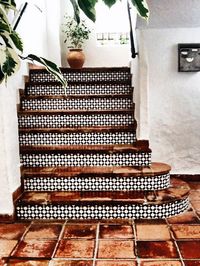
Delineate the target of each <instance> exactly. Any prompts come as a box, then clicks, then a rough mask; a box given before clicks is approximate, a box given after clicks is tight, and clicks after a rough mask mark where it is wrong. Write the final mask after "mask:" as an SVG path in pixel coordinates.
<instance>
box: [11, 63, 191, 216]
mask: <svg viewBox="0 0 200 266" xmlns="http://www.w3.org/2000/svg"><path fill="white" fill-rule="evenodd" d="M62 71H63V74H64V76H65V78H66V79H67V80H68V88H67V91H66V93H67V94H66V95H65V91H64V89H63V88H62V87H61V85H60V84H59V83H57V82H56V81H55V80H54V78H53V77H52V76H51V75H50V74H49V73H47V72H46V71H45V70H43V69H35V70H33V69H32V70H30V77H29V82H28V83H27V84H26V88H25V90H24V91H21V105H20V110H19V112H18V121H19V142H20V156H21V163H22V165H23V167H22V187H23V194H22V195H21V197H20V198H19V199H18V201H17V202H16V216H17V218H18V219H21V220H29V219H31V220H32V219H117V218H124V219H142V218H152V219H159V218H166V217H170V216H173V215H177V214H179V213H182V212H184V211H185V210H186V209H187V208H188V205H189V200H188V195H189V187H188V185H187V184H186V183H185V182H183V181H181V180H177V179H172V180H170V173H169V172H170V166H169V165H167V164H164V163H152V162H151V149H150V148H149V143H148V141H146V140H137V138H136V127H137V124H136V121H135V118H134V103H133V101H132V98H133V97H132V96H133V95H132V87H131V75H130V69H129V68H84V69H82V70H72V69H63V70H62Z"/></svg>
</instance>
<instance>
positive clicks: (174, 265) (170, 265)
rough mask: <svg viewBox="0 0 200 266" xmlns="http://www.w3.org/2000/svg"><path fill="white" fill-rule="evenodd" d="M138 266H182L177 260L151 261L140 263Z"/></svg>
mask: <svg viewBox="0 0 200 266" xmlns="http://www.w3.org/2000/svg"><path fill="white" fill-rule="evenodd" d="M140 266H182V263H181V262H180V261H177V260H170V261H169V260H168V261H166V260H165V261H164V260H159V261H156V260H153V261H142V262H141V264H140Z"/></svg>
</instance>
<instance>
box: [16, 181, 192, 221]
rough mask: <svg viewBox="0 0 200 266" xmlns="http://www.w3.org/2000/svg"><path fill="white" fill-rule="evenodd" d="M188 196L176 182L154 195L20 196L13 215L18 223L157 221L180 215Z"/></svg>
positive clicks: (126, 193)
mask: <svg viewBox="0 0 200 266" xmlns="http://www.w3.org/2000/svg"><path fill="white" fill-rule="evenodd" d="M188 196H189V186H188V185H187V184H186V183H185V182H184V181H181V180H178V179H172V181H171V187H170V188H168V189H165V190H160V191H154V192H153V191H151V192H150V191H149V192H140V191H120V192H117V191H114V192H108V191H107V192H86V191H82V192H78V191H75V192H24V193H23V194H22V196H21V198H20V199H19V200H18V201H17V203H16V215H17V218H18V219H21V220H24V219H25V220H27V219H29V220H32V219H48V220H49V219H51V220H54V219H58V220H62V219H118V218H120V219H122V218H123V219H161V218H167V217H170V216H173V215H177V214H179V213H182V212H184V211H185V210H186V209H187V208H188V207H189V199H188Z"/></svg>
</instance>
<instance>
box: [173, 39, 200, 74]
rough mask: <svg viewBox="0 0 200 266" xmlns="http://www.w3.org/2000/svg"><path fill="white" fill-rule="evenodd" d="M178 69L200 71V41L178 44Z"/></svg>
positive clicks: (180, 70)
mask: <svg viewBox="0 0 200 266" xmlns="http://www.w3.org/2000/svg"><path fill="white" fill-rule="evenodd" d="M178 71H179V72H197V71H200V43H179V44H178Z"/></svg>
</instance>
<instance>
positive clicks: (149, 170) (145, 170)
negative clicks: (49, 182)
mask: <svg viewBox="0 0 200 266" xmlns="http://www.w3.org/2000/svg"><path fill="white" fill-rule="evenodd" d="M170 171H171V166H170V165H168V164H165V163H159V162H152V164H151V165H150V166H148V167H147V166H146V167H49V168H46V167H45V168H44V167H42V168H37V167H36V168H31V167H29V168H25V167H22V168H21V173H22V176H27V177H32V176H35V175H37V176H39V177H40V176H55V177H61V176H66V175H67V176H70V177H73V176H76V175H80V176H88V175H92V176H105V175H106V176H110V175H113V176H123V177H129V176H141V177H143V176H154V175H163V174H167V173H169V172H170Z"/></svg>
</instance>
